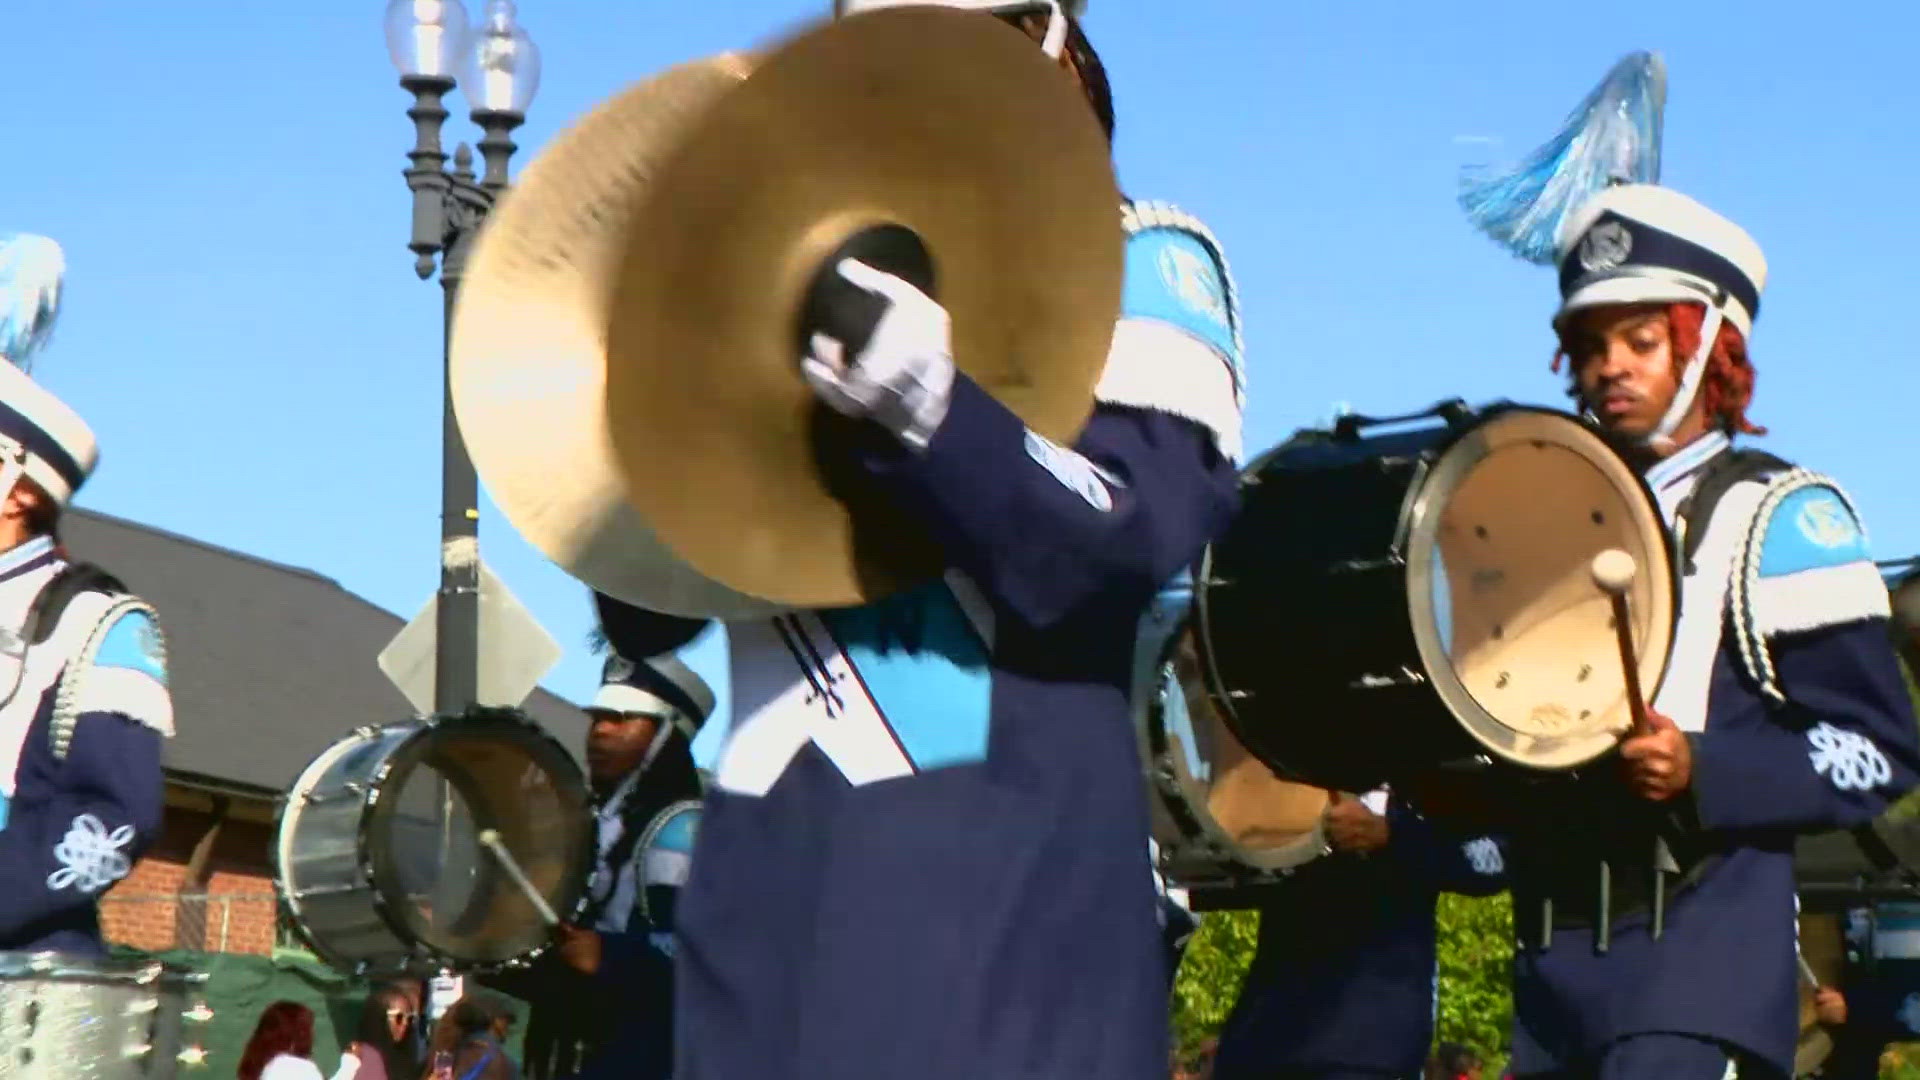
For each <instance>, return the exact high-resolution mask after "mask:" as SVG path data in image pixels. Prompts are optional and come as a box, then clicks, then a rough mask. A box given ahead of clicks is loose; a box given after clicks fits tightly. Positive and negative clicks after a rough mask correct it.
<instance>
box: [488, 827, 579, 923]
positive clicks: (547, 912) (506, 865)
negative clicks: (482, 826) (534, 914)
mask: <svg viewBox="0 0 1920 1080" xmlns="http://www.w3.org/2000/svg"><path fill="white" fill-rule="evenodd" d="M480 842H481V843H482V844H484V845H486V848H487V850H488V851H491V852H493V857H494V858H496V859H499V860H500V866H501V868H502V869H504V870H505V871H506V872H507V876H508V877H510V878H512V879H513V883H514V884H515V885H518V886H520V891H521V892H523V893H526V894H527V899H528V900H530V901H532V902H533V906H534V909H535V910H536V911H538V912H540V918H541V919H543V920H544V921H545V922H546V924H547V925H548V926H559V925H560V916H558V915H555V914H554V913H553V908H552V907H551V906H549V905H548V903H547V898H546V897H544V896H541V895H540V890H538V889H536V888H534V887H533V882H531V881H528V880H527V875H526V874H525V872H523V871H522V870H521V869H520V863H519V862H518V861H516V860H515V859H514V857H513V852H511V851H508V850H507V846H506V845H505V844H502V843H501V842H500V830H498V829H487V830H485V831H483V832H482V833H481V834H480Z"/></svg>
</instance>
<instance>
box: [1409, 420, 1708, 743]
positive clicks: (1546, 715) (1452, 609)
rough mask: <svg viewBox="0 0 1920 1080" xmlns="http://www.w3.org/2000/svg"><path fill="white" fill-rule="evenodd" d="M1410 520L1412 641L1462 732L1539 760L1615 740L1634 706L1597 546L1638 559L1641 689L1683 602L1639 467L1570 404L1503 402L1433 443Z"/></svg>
mask: <svg viewBox="0 0 1920 1080" xmlns="http://www.w3.org/2000/svg"><path fill="white" fill-rule="evenodd" d="M1407 524H1408V532H1407V537H1406V557H1407V568H1408V593H1407V603H1408V605H1409V609H1410V610H1409V614H1410V615H1411V618H1412V623H1413V629H1414V637H1415V640H1416V642H1417V644H1418V646H1419V650H1420V656H1421V659H1422V662H1423V664H1424V666H1425V668H1426V670H1427V672H1428V673H1429V675H1430V677H1431V678H1432V682H1433V687H1434V690H1435V692H1436V693H1438V694H1439V696H1440V698H1441V699H1442V701H1443V702H1444V703H1445V704H1446V706H1447V708H1448V709H1449V711H1451V712H1452V713H1453V715H1454V716H1455V717H1457V718H1458V719H1459V721H1460V723H1461V725H1462V726H1463V727H1464V728H1465V729H1466V731H1467V732H1468V733H1469V734H1470V735H1472V736H1473V738H1474V739H1475V740H1476V741H1478V742H1479V743H1480V744H1481V745H1482V746H1484V747H1486V748H1487V749H1488V750H1490V751H1492V752H1493V753H1494V754H1496V755H1498V756H1499V757H1500V758H1503V759H1505V760H1507V761H1510V762H1514V763H1516V764H1519V765H1524V766H1528V767H1531V768H1536V769H1568V768H1573V767H1576V766H1579V765H1582V764H1585V763H1587V762H1589V761H1591V760H1593V759H1595V758H1597V757H1599V756H1601V755H1602V754H1605V753H1606V752H1607V751H1609V750H1611V749H1612V748H1613V747H1614V745H1615V744H1616V741H1617V736H1618V735H1619V733H1621V732H1624V731H1626V730H1628V729H1629V728H1630V727H1631V725H1632V717H1631V712H1630V706H1629V704H1628V700H1627V693H1626V679H1625V674H1624V672H1623V671H1622V669H1621V662H1620V649H1619V644H1618V641H1617V638H1616V636H1615V631H1614V628H1613V614H1612V605H1611V603H1610V601H1609V599H1608V596H1607V594H1606V593H1604V592H1602V591H1601V590H1600V588H1599V587H1598V586H1597V585H1596V584H1595V583H1594V580H1593V576H1592V570H1591V567H1592V563H1593V558H1594V556H1596V555H1598V554H1600V553H1601V552H1603V551H1606V550H1608V549H1619V550H1622V551H1625V552H1626V553H1627V554H1628V555H1630V556H1632V557H1633V561H1634V565H1635V567H1636V568H1637V573H1636V574H1635V576H1634V579H1633V584H1632V586H1631V588H1630V589H1629V591H1628V598H1629V604H1630V608H1629V610H1630V621H1631V622H1632V624H1633V625H1632V631H1633V641H1634V645H1635V650H1636V653H1637V657H1638V663H1639V676H1640V685H1641V687H1642V690H1643V692H1644V693H1645V694H1646V696H1647V697H1648V699H1649V700H1651V699H1652V698H1653V696H1654V695H1655V693H1656V692H1657V691H1658V689H1659V687H1660V684H1661V680H1662V679H1663V678H1664V676H1665V674H1666V666H1667V657H1668V653H1669V651H1670V650H1671V648H1672V646H1673V634H1674V626H1675V620H1676V619H1677V617H1678V610H1679V604H1678V592H1679V590H1678V578H1677V576H1676V574H1675V568H1674V561H1673V557H1672V554H1671V550H1670V544H1669V540H1668V535H1667V530H1666V527H1665V524H1664V523H1663V522H1662V520H1661V518H1660V515H1659V510H1658V506H1657V504H1656V503H1655V501H1654V499H1653V496H1652V494H1651V493H1650V492H1649V491H1648V490H1647V488H1646V485H1645V484H1644V483H1643V482H1642V481H1641V480H1640V478H1639V476H1638V475H1636V474H1635V473H1634V472H1633V471H1632V469H1631V468H1629V467H1628V465H1627V464H1626V462H1625V461H1624V460H1623V459H1622V458H1621V457H1620V456H1619V454H1617V453H1616V452H1615V451H1614V450H1613V449H1612V448H1611V447H1609V446H1608V445H1607V444H1606V443H1605V442H1604V441H1602V440H1601V439H1600V437H1599V436H1598V435H1596V434H1595V433H1594V432H1593V431H1592V430H1590V429H1589V428H1588V427H1587V426H1586V425H1585V424H1582V423H1581V422H1580V421H1579V420H1577V419H1575V418H1574V417H1572V416H1568V415H1566V414H1564V413H1557V412H1551V411H1547V410H1537V409H1526V408H1507V409H1502V410H1500V411H1498V412H1493V413H1490V414H1489V416H1488V418H1487V419H1485V420H1484V421H1482V422H1481V423H1479V424H1477V425H1475V426H1474V427H1473V428H1471V429H1469V430H1468V431H1466V432H1465V433H1464V434H1462V435H1461V436H1460V437H1459V438H1458V439H1456V440H1455V441H1454V442H1453V443H1452V445H1450V446H1449V447H1448V448H1447V449H1446V450H1445V451H1444V452H1442V453H1441V455H1440V456H1439V458H1438V460H1436V461H1435V462H1434V464H1433V467H1432V469H1431V471H1430V472H1429V474H1428V477H1427V479H1426V481H1425V483H1424V484H1422V485H1421V486H1420V487H1419V488H1418V489H1417V491H1416V494H1415V496H1414V501H1413V504H1412V506H1411V507H1410V513H1409V514H1408V517H1407Z"/></svg>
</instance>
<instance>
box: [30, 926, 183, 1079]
mask: <svg viewBox="0 0 1920 1080" xmlns="http://www.w3.org/2000/svg"><path fill="white" fill-rule="evenodd" d="M206 979H207V977H206V975H204V974H199V973H189V972H186V971H183V970H181V969H179V968H177V967H173V966H172V965H169V964H161V963H151V962H145V963H143V962H135V961H124V960H110V959H104V958H103V959H89V958H87V957H80V956H61V955H56V954H54V953H0V1077H7V1078H9V1080H73V1078H75V1077H89V1078H97V1080H171V1078H173V1077H175V1076H182V1077H191V1076H194V1075H195V1073H194V1071H193V1070H194V1069H195V1068H196V1067H200V1066H203V1065H204V1064H205V1061H206V1051H205V1049H204V1047H203V1046H202V1045H201V1043H202V1037H203V1036H204V1034H205V1024H206V1022H207V1021H208V1020H211V1019H213V1011H212V1010H211V1009H208V1008H207V1006H206V1003H205V1002H204V1001H201V1000H199V988H200V987H201V986H202V985H203V984H205V982H206Z"/></svg>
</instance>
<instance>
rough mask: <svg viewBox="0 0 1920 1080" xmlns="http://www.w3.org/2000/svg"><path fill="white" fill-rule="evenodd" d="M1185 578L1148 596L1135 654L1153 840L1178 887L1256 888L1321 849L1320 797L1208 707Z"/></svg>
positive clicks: (1322, 798)
mask: <svg viewBox="0 0 1920 1080" xmlns="http://www.w3.org/2000/svg"><path fill="white" fill-rule="evenodd" d="M1192 602H1193V593H1192V588H1191V583H1190V581H1189V579H1188V578H1187V576H1186V575H1184V574H1183V575H1182V576H1181V577H1179V578H1178V579H1176V580H1175V581H1174V582H1172V583H1171V584H1170V585H1169V586H1168V587H1167V588H1165V589H1164V590H1162V592H1161V593H1160V595H1159V596H1157V597H1156V598H1155V599H1154V602H1153V604H1152V605H1151V607H1150V608H1149V609H1148V612H1147V614H1146V616H1145V618H1143V619H1142V625H1141V634H1140V639H1139V641H1138V643H1137V646H1136V651H1135V664H1136V668H1135V676H1134V689H1133V693H1134V710H1135V724H1136V727H1137V729H1138V731H1139V735H1140V745H1141V752H1142V754H1143V755H1144V757H1145V766H1146V771H1147V776H1148V781H1149V784H1148V786H1149V789H1150V790H1149V798H1148V804H1149V807H1150V810H1151V816H1152V827H1153V840H1154V844H1155V846H1156V847H1157V848H1158V849H1159V865H1160V869H1161V872H1162V874H1163V875H1165V877H1166V878H1167V880H1168V881H1169V882H1171V883H1172V884H1174V885H1176V886H1183V887H1186V888H1189V889H1192V888H1204V887H1206V886H1209V885H1212V886H1224V885H1241V884H1260V883H1263V882H1266V881H1270V880H1274V879H1276V878H1277V877H1278V876H1280V875H1282V874H1284V873H1286V872H1287V871H1290V870H1291V869H1293V868H1294V867H1297V866H1299V865H1301V864H1303V863H1305V862H1308V861H1310V860H1312V859H1315V858H1318V857H1319V856H1320V855H1321V854H1323V853H1324V852H1325V850H1326V844H1325V841H1324V833H1323V830H1322V828H1321V815H1322V814H1323V812H1324V811H1325V810H1326V807H1327V801H1328V797H1327V793H1326V792H1325V791H1324V790H1322V789H1320V788H1317V787H1312V786H1310V785H1307V784H1299V783H1294V782H1291V781H1287V780H1282V779H1280V778H1279V777H1277V776H1275V775H1274V773H1273V770H1272V769H1271V768H1269V767H1268V766H1267V765H1266V764H1265V763H1264V762H1262V761H1261V760H1260V759H1258V758H1256V757H1255V756H1254V755H1253V754H1252V753H1250V752H1249V751H1248V750H1247V748H1246V746H1245V745H1244V744H1243V743H1242V742H1241V741H1240V740H1239V738H1238V737H1236V736H1235V735H1234V733H1233V730H1232V729H1231V728H1229V727H1228V726H1227V724H1226V722H1225V720H1224V719H1223V718H1222V716H1221V714H1220V712H1219V710H1218V709H1216V708H1215V707H1214V705H1213V701H1212V699H1211V696H1210V695H1209V693H1208V691H1207V687H1206V683H1205V681H1204V679H1203V667H1202V660H1201V657H1200V653H1199V644H1198V641H1197V635H1196V634H1195V633H1194V629H1193V624H1192V622H1191V620H1190V618H1189V616H1190V614H1191V610H1192Z"/></svg>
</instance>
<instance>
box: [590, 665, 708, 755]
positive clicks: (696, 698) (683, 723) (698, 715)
mask: <svg viewBox="0 0 1920 1080" xmlns="http://www.w3.org/2000/svg"><path fill="white" fill-rule="evenodd" d="M713 706H714V695H713V690H712V688H710V687H709V686H707V682H706V680H705V679H702V678H701V677H700V676H699V674H698V673H696V672H695V671H694V670H693V669H692V668H690V667H688V666H687V665H686V664H685V663H684V662H683V661H681V660H680V658H679V657H677V656H674V655H672V654H671V653H668V654H665V655H662V656H656V657H653V658H652V659H649V660H639V661H635V660H629V659H627V658H626V657H624V656H620V655H618V654H613V655H609V656H608V657H607V662H606V665H605V666H604V667H603V668H602V669H601V671H600V690H599V692H598V693H596V694H594V696H593V702H592V703H591V704H589V705H588V706H587V709H588V710H589V711H592V712H612V713H620V714H622V715H626V714H630V713H645V714H647V715H649V716H656V717H662V718H665V719H667V720H668V721H670V722H671V723H672V724H673V726H675V727H678V728H680V729H681V730H682V731H685V732H686V733H687V736H688V737H689V738H691V737H692V736H693V734H694V733H695V732H696V731H698V730H699V728H700V725H701V724H704V723H706V720H707V717H708V716H709V715H711V714H712V712H713Z"/></svg>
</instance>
